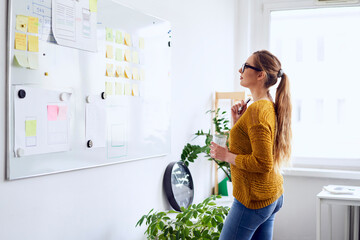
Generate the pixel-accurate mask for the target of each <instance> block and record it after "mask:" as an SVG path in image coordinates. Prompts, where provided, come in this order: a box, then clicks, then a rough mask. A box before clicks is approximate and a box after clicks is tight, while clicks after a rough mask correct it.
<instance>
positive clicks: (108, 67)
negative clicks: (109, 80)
mask: <svg viewBox="0 0 360 240" xmlns="http://www.w3.org/2000/svg"><path fill="white" fill-rule="evenodd" d="M113 72H114V65H113V64H110V63H107V64H106V76H108V77H112V76H113Z"/></svg>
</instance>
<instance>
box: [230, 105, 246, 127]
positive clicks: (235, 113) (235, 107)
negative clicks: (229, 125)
mask: <svg viewBox="0 0 360 240" xmlns="http://www.w3.org/2000/svg"><path fill="white" fill-rule="evenodd" d="M240 108H241V111H239V109H240ZM246 109H247V104H245V102H244V100H241V102H240V103H237V104H234V105H233V106H232V107H231V117H232V120H233V124H235V123H236V122H237V121H238V120H239V118H240V117H241V116H242V115H243V114H244V112H245V111H246Z"/></svg>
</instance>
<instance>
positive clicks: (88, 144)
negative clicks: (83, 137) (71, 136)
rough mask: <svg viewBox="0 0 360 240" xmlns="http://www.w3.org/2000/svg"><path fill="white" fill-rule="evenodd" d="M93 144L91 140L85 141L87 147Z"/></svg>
mask: <svg viewBox="0 0 360 240" xmlns="http://www.w3.org/2000/svg"><path fill="white" fill-rule="evenodd" d="M92 146H93V142H92V141H91V140H89V141H87V147H88V148H91V147H92Z"/></svg>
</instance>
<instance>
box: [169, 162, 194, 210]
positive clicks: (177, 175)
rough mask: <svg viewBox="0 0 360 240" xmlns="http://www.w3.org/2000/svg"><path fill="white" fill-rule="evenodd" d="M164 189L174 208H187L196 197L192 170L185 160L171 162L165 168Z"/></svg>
mask: <svg viewBox="0 0 360 240" xmlns="http://www.w3.org/2000/svg"><path fill="white" fill-rule="evenodd" d="M163 185H164V190H165V193H166V196H167V198H168V200H169V203H170V205H171V207H172V208H173V209H175V210H176V211H180V208H181V207H184V208H187V207H189V206H190V205H191V204H192V201H193V199H194V183H193V180H192V177H191V173H190V170H189V169H188V167H187V166H186V165H185V164H184V163H183V162H171V163H170V164H169V165H168V166H167V167H166V170H165V174H164V179H163Z"/></svg>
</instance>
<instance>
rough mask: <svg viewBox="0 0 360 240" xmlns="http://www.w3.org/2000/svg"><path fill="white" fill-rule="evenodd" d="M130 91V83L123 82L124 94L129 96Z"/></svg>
mask: <svg viewBox="0 0 360 240" xmlns="http://www.w3.org/2000/svg"><path fill="white" fill-rule="evenodd" d="M131 94H132V92H131V85H130V83H125V95H126V96H131Z"/></svg>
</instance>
